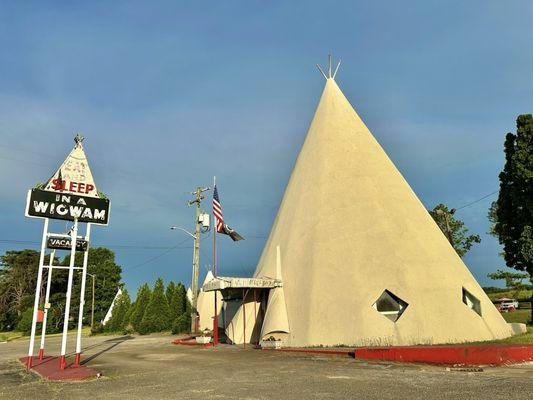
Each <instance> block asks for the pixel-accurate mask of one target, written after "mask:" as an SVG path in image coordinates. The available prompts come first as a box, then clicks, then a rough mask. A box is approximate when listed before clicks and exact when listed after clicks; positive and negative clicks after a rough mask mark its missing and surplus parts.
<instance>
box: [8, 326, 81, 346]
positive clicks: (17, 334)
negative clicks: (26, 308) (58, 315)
mask: <svg viewBox="0 0 533 400" xmlns="http://www.w3.org/2000/svg"><path fill="white" fill-rule="evenodd" d="M77 332H78V330H77V329H71V330H69V331H68V333H69V335H70V334H73V333H77ZM81 333H82V335H83V336H88V335H90V333H91V328H90V327H85V328H82V330H81ZM62 334H63V332H59V333H50V334H48V333H47V334H46V337H47V338H50V337H58V336H61V335H62ZM29 337H30V335H24V334H23V333H22V332H17V331H7V332H0V342H10V341H12V340H18V339H27V338H29ZM35 337H41V330H40V329H37V333H36V335H35Z"/></svg>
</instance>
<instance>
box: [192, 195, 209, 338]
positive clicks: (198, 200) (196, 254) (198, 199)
mask: <svg viewBox="0 0 533 400" xmlns="http://www.w3.org/2000/svg"><path fill="white" fill-rule="evenodd" d="M207 190H209V188H208V187H204V188H202V187H200V186H198V187H196V190H195V191H194V192H192V195H194V196H195V199H194V200H189V202H188V204H189V206H192V205H193V204H196V221H195V224H194V251H193V257H192V284H191V287H192V307H191V333H194V332H196V315H197V311H196V306H197V302H198V270H199V266H200V225H201V221H200V215H201V214H202V211H201V209H200V207H201V204H202V200H203V199H204V196H202V193H203V192H205V191H207Z"/></svg>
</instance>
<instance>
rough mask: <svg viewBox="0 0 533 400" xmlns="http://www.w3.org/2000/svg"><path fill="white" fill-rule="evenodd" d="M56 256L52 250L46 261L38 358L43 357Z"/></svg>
mask: <svg viewBox="0 0 533 400" xmlns="http://www.w3.org/2000/svg"><path fill="white" fill-rule="evenodd" d="M55 257H56V251H55V250H52V254H50V260H49V261H48V266H49V267H50V268H48V278H47V280H46V294H45V295H44V316H43V327H42V331H41V347H40V348H39V360H42V359H43V358H44V340H45V337H46V321H47V320H48V309H49V308H48V306H49V304H48V302H49V300H50V286H52V271H53V268H52V266H53V265H54V258H55Z"/></svg>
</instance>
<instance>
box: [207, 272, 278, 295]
mask: <svg viewBox="0 0 533 400" xmlns="http://www.w3.org/2000/svg"><path fill="white" fill-rule="evenodd" d="M281 286H283V284H282V282H281V281H280V280H279V279H272V278H232V277H225V276H217V277H216V278H214V279H212V280H210V281H209V282H207V283H206V284H204V285H203V286H202V290H203V291H204V292H212V291H215V290H225V289H272V288H275V287H281Z"/></svg>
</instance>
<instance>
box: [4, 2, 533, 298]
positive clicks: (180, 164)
mask: <svg viewBox="0 0 533 400" xmlns="http://www.w3.org/2000/svg"><path fill="white" fill-rule="evenodd" d="M532 14H533V3H532V2H531V1H513V2H501V1H469V2H464V1H446V2H444V1H440V2H439V1H410V2H399V1H375V2H366V1H345V2H331V3H327V2H316V1H306V2H258V1H243V2H224V3H223V4H222V3H221V2H212V3H206V2H202V3H198V2H196V3H194V4H192V3H191V2H183V3H179V2H176V1H168V2H165V1H152V2H137V1H124V2H120V1H115V2H103V1H93V2H59V1H57V2H43V1H39V2H31V1H28V2H11V3H8V2H3V3H2V4H0V46H1V48H2V51H1V52H0V139H1V140H0V187H1V188H2V190H1V192H0V204H1V207H0V252H1V253H3V252H4V251H5V250H7V249H15V248H24V247H32V248H37V247H38V245H35V244H32V243H33V242H38V241H39V239H40V234H41V229H42V222H41V221H39V220H35V219H31V220H30V219H26V218H24V216H23V210H24V202H25V196H26V191H27V190H28V189H29V188H30V187H31V186H33V185H34V184H35V183H37V182H41V181H43V180H45V179H46V178H47V177H49V176H50V175H51V174H52V173H53V171H54V170H55V169H56V168H57V167H58V166H59V164H60V163H61V161H62V160H63V159H64V158H65V156H66V155H67V153H68V152H69V151H70V149H71V148H72V146H73V141H72V138H73V136H74V134H75V133H76V132H78V131H80V132H82V133H83V134H84V135H85V136H86V141H85V148H86V151H87V154H88V157H89V160H90V162H91V166H92V170H93V174H94V176H95V180H96V183H97V184H98V186H99V189H100V190H102V191H104V192H105V193H107V194H108V196H109V197H110V198H111V200H112V214H111V222H110V225H109V226H108V227H96V228H95V229H94V230H93V237H92V239H93V245H106V246H109V247H111V248H112V249H114V250H115V252H116V254H117V261H118V263H119V264H120V265H122V267H123V271H124V272H123V278H124V281H125V282H126V285H127V287H128V289H130V291H135V290H136V287H137V286H138V285H139V284H140V283H142V282H145V281H149V282H152V281H153V280H154V279H155V278H156V277H157V276H162V277H163V278H164V279H165V280H169V279H174V280H182V281H184V282H186V283H188V282H190V275H191V273H190V264H191V257H192V256H191V254H192V248H191V245H192V243H191V241H190V240H189V239H188V237H187V236H186V235H184V234H182V233H180V232H176V231H170V230H169V229H168V228H169V226H171V225H180V226H183V227H185V228H188V229H192V223H193V219H194V218H193V209H191V208H188V207H187V206H186V201H187V200H188V199H189V197H190V196H189V192H190V191H192V190H193V189H194V187H195V186H196V185H197V184H201V185H208V184H210V181H211V179H212V176H213V175H214V174H216V175H217V182H218V184H219V191H220V196H221V200H222V205H223V208H224V214H225V217H226V219H227V220H228V222H229V223H230V224H231V225H233V226H234V227H235V228H238V230H239V232H240V233H242V234H243V235H244V236H245V237H247V240H246V241H244V242H240V243H238V244H233V243H231V242H230V241H229V240H227V238H222V239H221V240H220V241H219V242H221V243H220V252H219V257H220V273H221V274H227V275H229V274H239V275H241V274H251V273H252V272H253V270H254V268H255V264H256V262H257V260H258V257H259V255H260V252H261V250H262V247H263V244H264V242H265V240H266V236H267V235H268V232H269V230H270V226H271V224H272V222H273V219H274V217H275V214H276V210H277V207H278V205H279V202H280V200H281V196H282V195H283V190H284V187H285V184H286V182H287V180H288V177H289V174H290V172H291V169H292V166H293V163H294V160H295V157H296V155H297V153H298V149H299V147H300V146H301V143H302V141H303V139H304V136H305V133H306V130H307V127H308V125H309V122H310V120H311V117H312V115H313V112H314V109H315V107H316V104H317V102H318V99H319V96H320V93H321V90H322V86H323V84H324V81H323V78H322V77H321V76H320V75H319V73H318V71H317V70H316V68H315V66H314V65H315V64H316V63H323V64H324V63H325V61H326V57H327V54H328V53H333V54H334V56H336V57H340V58H342V60H343V64H342V66H341V69H340V72H339V74H338V77H337V81H338V83H339V85H340V86H341V88H342V89H343V91H344V93H345V94H346V96H347V97H348V98H349V99H350V101H351V102H352V104H353V105H354V106H355V108H356V109H357V111H358V113H359V114H360V115H361V117H362V118H363V119H364V120H365V122H366V124H367V125H368V126H369V128H370V129H371V131H372V132H373V134H374V135H375V137H376V138H377V139H378V141H379V142H380V143H381V144H382V145H383V147H384V148H385V149H386V151H387V152H388V154H389V156H390V157H391V159H392V160H393V161H394V162H395V164H396V165H397V167H398V168H399V169H400V171H401V172H402V173H403V174H404V176H405V177H406V179H407V180H408V181H409V183H410V184H411V186H412V187H413V189H414V190H415V192H416V193H417V194H418V196H419V197H420V199H421V200H422V202H423V203H424V204H425V205H426V206H427V207H428V208H429V207H433V206H434V205H435V204H437V203H439V202H444V203H446V204H448V205H449V206H451V207H460V206H462V205H464V204H467V203H469V202H471V201H474V200H476V199H478V198H480V197H482V196H484V195H486V194H488V193H490V192H492V191H494V190H496V189H497V188H498V173H499V171H500V169H501V167H502V165H503V152H502V144H503V139H504V135H505V133H506V132H508V131H511V130H514V124H515V119H516V116H517V115H518V114H520V113H530V112H532V111H533V109H532V105H533V80H532V79H531V71H532V70H533V52H531V43H532V40H533V28H532V27H531V19H532V16H533V15H532ZM493 199H494V196H493V197H491V198H488V199H486V200H483V201H481V202H479V203H476V204H475V205H473V206H471V207H468V208H465V209H462V210H460V211H459V212H458V214H457V215H458V217H460V218H462V219H464V221H465V222H466V225H467V226H468V227H469V228H470V229H471V231H472V232H474V233H479V234H481V236H482V240H483V241H482V243H481V244H480V245H477V246H476V247H475V248H474V249H473V250H472V251H471V252H470V253H469V254H468V255H467V257H466V258H465V261H466V263H467V265H468V266H469V267H470V269H471V271H472V272H473V273H474V275H475V276H476V278H477V279H478V280H479V281H480V282H481V283H482V284H490V285H492V284H494V282H493V281H490V280H489V279H488V278H487V277H486V274H487V273H488V272H490V271H493V270H495V269H496V268H499V267H502V265H503V262H502V260H501V259H500V258H499V256H498V253H499V251H500V249H499V246H498V244H497V241H496V240H495V239H494V238H491V237H490V236H488V235H486V232H487V231H488V221H487V219H486V214H487V208H488V206H489V204H490V201H491V200H493ZM208 204H209V202H207V203H206V207H207V208H208V207H209V206H208ZM53 226H54V228H55V229H57V230H58V231H61V230H62V229H64V226H65V224H64V223H55V224H54V225H53ZM223 239H226V240H223ZM209 240H210V239H209V238H205V239H204V243H203V245H202V246H203V249H202V253H201V265H202V267H201V268H202V272H203V274H205V271H206V269H205V266H206V265H208V264H211V263H212V253H211V252H212V250H211V246H210V244H209ZM15 241H28V242H31V243H16V242H15ZM177 245H178V247H177V248H175V249H169V248H170V247H173V246H177ZM136 246H137V247H140V248H135V247H136ZM153 247H156V248H153Z"/></svg>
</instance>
